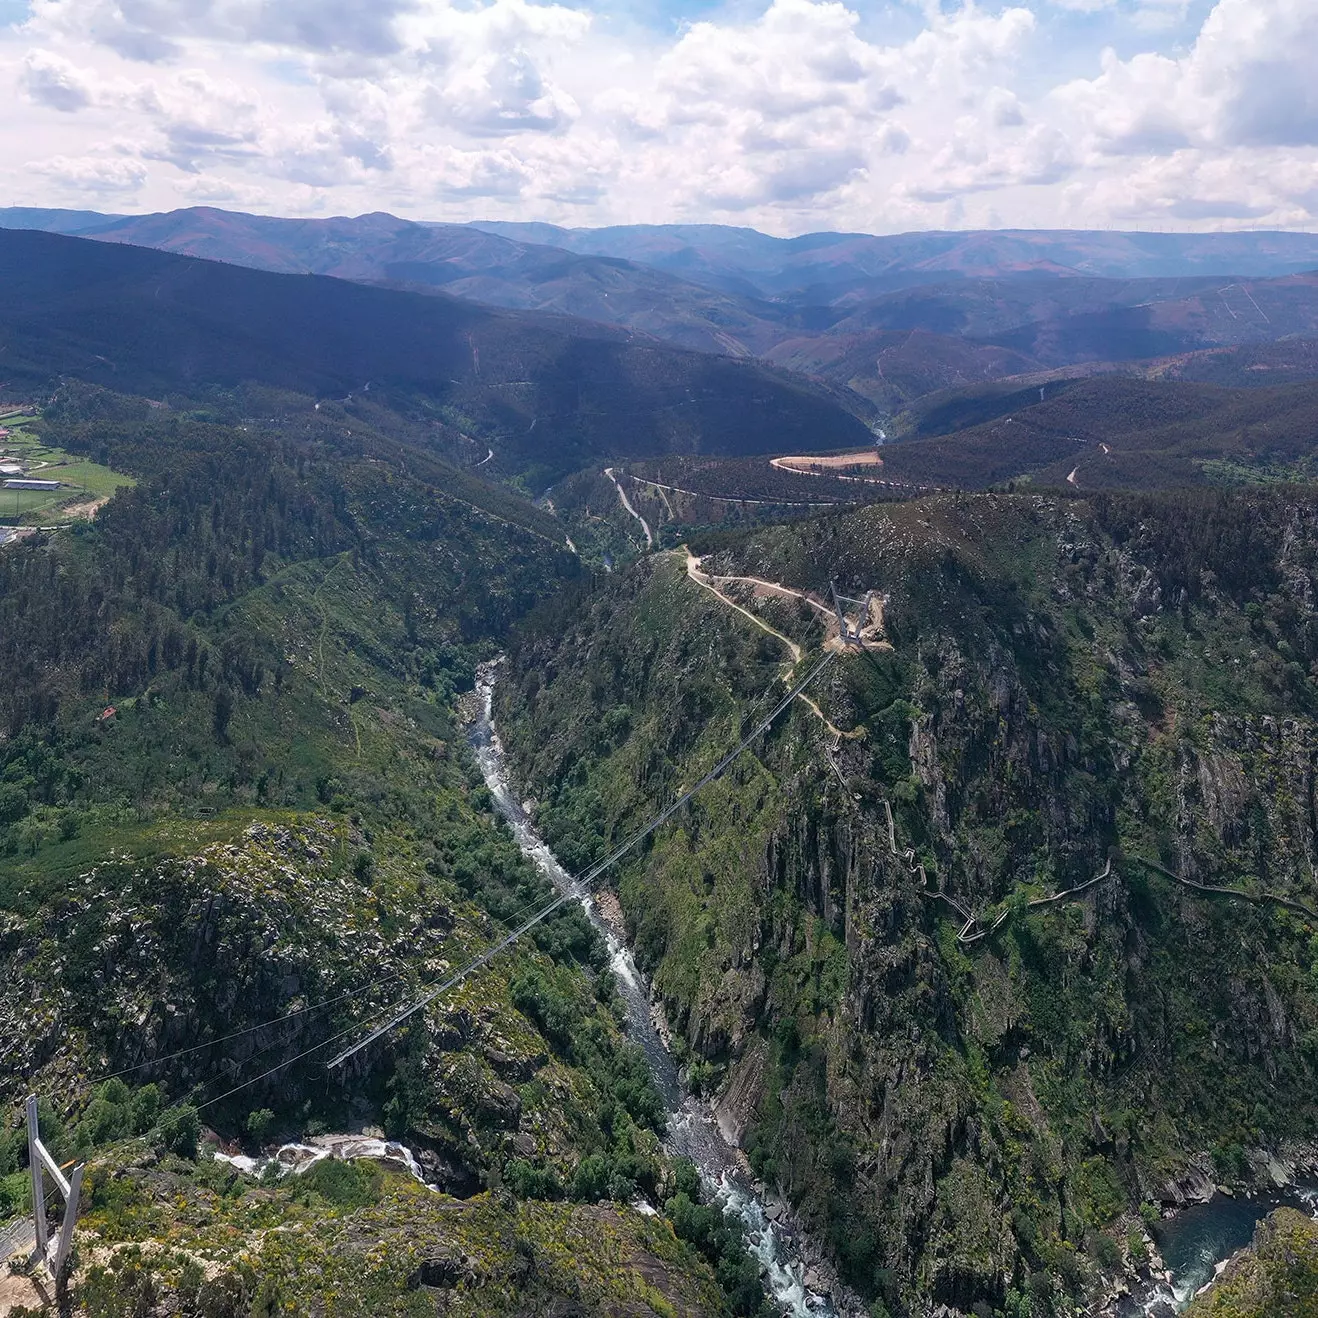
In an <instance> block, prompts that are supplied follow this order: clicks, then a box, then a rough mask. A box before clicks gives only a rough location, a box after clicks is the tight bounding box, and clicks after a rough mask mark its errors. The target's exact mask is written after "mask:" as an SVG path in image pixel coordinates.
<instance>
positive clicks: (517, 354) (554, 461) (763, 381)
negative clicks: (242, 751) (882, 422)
mask: <svg viewBox="0 0 1318 1318" xmlns="http://www.w3.org/2000/svg"><path fill="white" fill-rule="evenodd" d="M0 280H3V286H4V288H5V302H6V306H5V317H4V320H3V323H0V361H3V362H4V370H5V373H6V378H8V379H9V380H10V381H33V382H40V381H43V380H44V381H49V380H52V379H53V378H55V377H57V376H61V375H69V376H74V377H76V378H79V379H84V380H87V381H89V382H92V383H96V384H102V385H107V386H109V387H111V388H114V389H117V390H119V391H121V392H125V393H127V392H132V393H139V394H153V395H157V396H158V395H159V394H161V393H167V392H169V391H170V390H182V391H189V392H191V391H195V390H196V389H197V388H198V387H201V388H211V387H216V388H224V387H232V386H235V385H238V384H240V383H244V382H259V383H262V384H267V385H273V386H276V387H279V388H283V389H290V390H294V391H296V392H299V393H303V394H310V395H312V396H318V397H336V398H341V397H343V396H344V395H346V394H353V393H359V392H363V391H367V390H373V391H374V392H373V393H372V394H371V397H372V398H380V399H382V400H383V401H387V402H389V404H390V405H391V406H392V407H394V408H395V409H396V410H397V411H398V412H399V413H400V415H403V416H406V417H408V418H410V419H411V421H412V422H414V423H416V424H420V425H422V426H424V427H430V428H437V429H438V430H439V431H443V432H445V433H450V434H453V435H455V436H456V435H463V436H466V437H467V438H468V439H469V440H471V441H473V442H479V445H480V447H481V449H482V450H483V449H484V448H485V447H487V446H488V447H489V448H490V449H491V450H493V451H494V460H493V465H492V468H491V474H499V475H505V476H511V475H521V476H523V477H524V478H525V479H527V480H528V482H529V483H530V485H531V486H532V487H533V488H534V487H536V486H537V485H541V486H542V485H543V484H547V483H548V482H549V481H550V480H552V479H555V478H556V477H557V476H558V475H559V474H563V473H566V472H568V471H572V470H575V469H576V468H577V467H580V466H581V465H583V464H584V463H587V462H591V461H593V460H595V459H596V458H597V457H613V456H624V455H627V454H638V455H639V454H644V455H650V454H652V453H663V452H689V453H696V452H701V451H710V452H713V451H721V452H725V453H728V454H730V455H731V454H734V453H738V452H744V453H750V452H767V451H769V450H771V449H773V448H774V447H776V446H777V445H778V444H780V443H783V442H790V443H793V444H800V445H805V446H807V449H808V450H812V451H819V450H821V449H829V448H838V447H845V446H847V445H855V444H861V443H865V442H867V441H868V440H869V438H870V432H869V430H868V429H867V428H866V426H865V425H864V424H863V423H862V422H861V421H859V420H858V419H857V418H856V417H855V416H854V415H852V414H851V413H850V412H848V411H846V410H844V408H843V407H842V406H840V405H839V402H838V400H837V398H836V396H834V395H832V394H830V393H829V392H828V391H827V390H826V389H825V388H824V387H822V386H819V385H815V384H812V383H811V382H809V381H808V380H806V379H805V378H804V377H800V376H792V375H790V374H789V373H787V372H785V371H775V370H774V369H773V368H771V367H768V366H765V365H762V364H760V363H758V362H750V361H741V360H736V359H732V358H728V357H721V356H715V355H712V354H708V353H695V352H686V351H683V350H681V349H678V348H673V347H671V346H669V345H667V344H662V343H658V342H656V341H654V340H650V339H640V338H637V337H636V336H634V335H632V334H630V333H628V332H627V331H626V330H622V329H618V328H616V327H612V326H606V325H600V324H596V323H593V322H590V321H582V320H570V319H568V318H566V317H555V316H545V315H541V314H536V313H528V312H512V311H499V310H494V309H491V308H488V307H483V306H480V305H478V304H476V303H472V302H465V301H461V300H459V299H456V298H449V297H444V296H435V295H430V296H425V295H420V294H416V293H407V292H398V291H395V290H391V289H383V288H372V287H368V286H366V285H363V284H357V283H351V282H348V281H346V280H341V279H326V278H321V277H317V276H302V275H287V274H271V273H268V272H265V271H261V270H252V269H247V268H244V267H241V266H237V265H226V264H222V263H219V262H214V261H203V260H198V259H195V258H189V257H183V256H176V255H173V254H170V253H166V252H158V251H152V250H149V249H147V248H141V247H131V246H127V245H116V244H107V243H97V242H90V241H88V240H86V239H83V238H71V237H65V236H62V235H56V234H48V233H36V232H30V231H0ZM24 387H26V386H24ZM482 456H483V453H482Z"/></svg>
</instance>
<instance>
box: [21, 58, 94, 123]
mask: <svg viewBox="0 0 1318 1318" xmlns="http://www.w3.org/2000/svg"><path fill="white" fill-rule="evenodd" d="M23 90H24V91H25V92H26V93H27V95H28V97H29V98H30V99H31V100H33V101H34V102H36V104H37V105H44V106H46V107H47V108H49V109H51V110H62V111H63V112H64V113H66V114H71V113H73V112H74V111H76V110H83V109H85V108H86V107H87V106H89V105H90V104H91V100H92V93H91V89H90V87H89V86H88V85H87V83H86V82H85V81H84V79H83V77H82V74H81V73H80V72H79V70H78V69H77V68H76V67H75V66H74V65H73V64H71V63H69V61H68V60H66V59H63V58H62V57H61V56H59V55H56V54H55V53H54V52H53V51H49V50H34V51H32V52H31V53H30V54H29V55H28V56H27V58H26V59H25V60H24V61H23Z"/></svg>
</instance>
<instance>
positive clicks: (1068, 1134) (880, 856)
mask: <svg viewBox="0 0 1318 1318" xmlns="http://www.w3.org/2000/svg"><path fill="white" fill-rule="evenodd" d="M692 546H693V549H694V550H695V552H696V553H698V554H699V553H702V552H703V553H705V554H706V555H707V557H706V558H705V559H704V560H703V562H702V565H701V567H702V571H704V572H707V573H714V574H725V575H724V576H723V577H722V578H721V579H722V580H724V581H725V582H727V583H728V584H727V585H726V587H725V589H727V590H730V591H734V592H737V593H736V594H734V596H732V597H731V598H734V599H739V600H740V602H741V603H742V605H743V606H744V607H745V608H747V609H749V610H751V611H752V612H758V613H759V616H760V617H761V618H762V619H763V620H764V621H765V623H766V624H767V625H768V626H769V627H773V628H775V629H777V630H778V631H780V632H782V633H784V634H786V635H787V636H788V637H793V638H795V639H796V641H797V642H798V643H799V644H801V645H802V646H804V647H806V649H807V655H806V657H805V658H804V659H803V661H802V663H803V665H804V664H805V663H809V662H810V661H811V660H810V658H809V653H808V652H809V649H810V648H811V647H813V646H815V645H817V644H818V643H819V641H820V640H821V639H822V634H821V630H820V626H821V625H820V622H819V621H818V620H819V618H820V616H821V615H820V614H819V612H818V611H817V610H815V609H812V608H810V607H807V606H806V605H804V604H802V603H799V602H796V601H793V600H791V599H790V598H788V599H783V598H782V597H781V594H782V593H781V592H778V597H769V596H766V595H765V593H764V592H763V591H760V592H759V598H757V597H756V595H755V593H754V592H755V591H757V590H758V588H756V587H754V586H753V584H744V585H742V586H741V587H737V585H736V582H737V581H738V579H742V580H745V579H747V578H756V579H759V580H761V581H767V582H771V583H780V584H781V585H782V586H785V587H787V588H789V589H792V590H800V591H806V590H813V591H816V592H825V593H826V592H827V589H828V582H829V580H830V578H832V579H835V580H837V582H838V583H839V585H840V587H841V588H842V589H843V590H845V591H846V592H847V593H849V594H859V593H862V592H864V591H865V590H868V589H873V590H876V591H878V592H881V593H882V596H883V599H884V604H883V619H884V633H883V634H884V635H885V636H886V639H887V643H888V644H887V645H886V646H879V647H875V648H870V649H868V650H866V651H865V652H854V653H850V654H846V655H843V656H841V657H839V658H838V659H837V660H836V662H835V664H834V666H833V667H832V669H831V670H830V671H829V673H828V675H827V677H826V681H825V685H824V686H823V687H822V688H821V689H819V690H816V691H815V692H814V693H813V694H814V696H815V698H816V700H817V702H818V705H819V710H817V711H816V710H812V709H811V708H810V707H808V706H807V705H806V704H805V703H803V702H798V703H797V705H796V708H795V711H794V713H793V714H792V716H791V719H790V722H788V723H787V724H785V725H784V726H782V727H781V729H780V730H779V731H778V732H776V733H775V734H774V735H773V736H772V737H771V738H770V739H769V740H768V741H767V742H766V743H765V744H764V746H763V748H762V749H761V750H760V751H759V752H757V754H756V755H755V756H754V757H753V758H750V759H748V760H745V761H743V762H741V763H740V764H739V765H738V766H736V767H735V768H734V769H733V770H731V771H730V772H729V774H728V775H727V777H726V778H725V779H724V780H722V781H721V782H720V783H719V784H717V785H716V786H715V787H714V788H711V789H710V790H709V792H708V793H707V794H706V795H704V796H702V797H701V798H699V799H698V800H697V802H695V803H694V804H693V806H692V807H691V808H690V809H689V811H688V813H687V814H686V816H685V822H684V825H683V827H682V828H681V829H679V830H677V831H676V832H674V833H672V834H668V835H664V836H662V837H660V838H657V839H656V841H655V843H654V845H653V847H652V849H651V850H650V852H649V853H648V854H647V855H646V856H645V857H644V858H643V859H641V860H638V861H637V862H635V863H634V864H630V865H628V866H627V867H626V869H625V871H624V873H623V876H622V878H621V881H620V883H619V896H620V898H621V902H622V906H623V909H624V911H625V913H626V919H627V924H628V928H629V930H630V931H631V933H632V934H633V936H634V939H635V945H636V948H637V951H638V954H639V955H640V956H641V957H642V959H643V961H644V963H645V965H646V966H647V967H648V969H650V970H651V971H652V973H653V975H654V982H655V986H656V989H657V991H658V993H659V994H660V996H661V998H662V1001H663V1004H664V1007H665V1009H666V1011H667V1015H668V1018H669V1020H670V1022H671V1023H672V1025H673V1027H674V1029H675V1031H676V1032H677V1033H678V1034H679V1035H680V1037H681V1038H682V1040H683V1041H684V1044H685V1046H686V1047H687V1048H688V1049H689V1058H690V1064H689V1074H690V1076H691V1079H692V1081H693V1083H695V1084H696V1085H697V1086H699V1087H700V1088H702V1089H703V1090H705V1091H707V1092H709V1093H711V1094H712V1095H714V1096H715V1097H716V1099H717V1102H718V1106H719V1111H720V1114H721V1118H722V1120H724V1121H725V1122H726V1123H728V1124H729V1125H730V1126H731V1127H732V1128H734V1129H736V1130H738V1131H739V1132H740V1134H741V1138H742V1141H743V1144H744V1146H745V1147H746V1149H747V1150H748V1152H749V1154H750V1157H751V1160H752V1162H753V1164H754V1166H755V1167H756V1169H757V1170H758V1172H759V1173H760V1174H761V1175H762V1176H763V1177H764V1179H765V1180H766V1181H767V1182H768V1183H769V1185H770V1186H771V1187H778V1188H779V1189H781V1191H782V1192H783V1193H784V1194H786V1195H787V1196H788V1197H789V1198H790V1199H791V1200H792V1202H793V1203H795V1204H796V1205H797V1206H798V1208H799V1210H800V1212H801V1214H802V1217H803V1220H804V1222H805V1223H806V1224H807V1225H808V1226H809V1227H810V1228H811V1229H813V1230H814V1231H815V1232H817V1233H818V1234H819V1236H820V1237H822V1238H824V1239H826V1240H827V1241H828V1242H829V1243H830V1246H831V1248H832V1250H833V1252H834V1255H835V1257H836V1258H837V1259H838V1260H839V1262H840V1265H841V1266H842V1268H843V1269H844V1273H845V1275H846V1276H847V1277H848V1278H849V1279H850V1280H851V1281H852V1282H853V1284H855V1285H856V1286H857V1287H859V1288H861V1289H862V1291H864V1292H865V1293H866V1294H867V1295H869V1296H870V1297H871V1298H872V1299H873V1300H875V1301H877V1306H876V1308H875V1310H874V1311H875V1312H879V1313H881V1312H891V1313H894V1314H906V1313H925V1312H927V1311H928V1306H929V1305H930V1304H947V1305H951V1306H954V1307H955V1308H956V1309H957V1310H958V1311H961V1312H968V1311H971V1310H974V1311H975V1312H981V1311H985V1312H987V1311H990V1310H991V1311H993V1312H1003V1313H1008V1314H1012V1315H1016V1314H1027V1313H1028V1314H1035V1315H1041V1314H1051V1313H1056V1314H1062V1313H1068V1312H1071V1311H1072V1309H1071V1307H1070V1306H1071V1305H1072V1304H1074V1303H1076V1302H1080V1301H1082V1300H1083V1302H1084V1303H1090V1304H1093V1303H1094V1302H1095V1301H1096V1300H1097V1299H1098V1298H1100V1297H1101V1296H1102V1295H1103V1294H1104V1293H1105V1291H1104V1283H1103V1282H1102V1280H1101V1278H1102V1277H1103V1276H1107V1277H1111V1276H1113V1275H1114V1274H1117V1273H1120V1272H1122V1271H1123V1269H1124V1270H1126V1271H1127V1272H1128V1275H1130V1276H1132V1277H1133V1276H1134V1274H1135V1273H1136V1272H1137V1271H1138V1269H1139V1268H1140V1267H1141V1266H1143V1264H1142V1260H1144V1259H1145V1257H1146V1256H1145V1248H1146V1246H1145V1243H1144V1218H1151V1219H1152V1220H1156V1217H1157V1211H1158V1209H1159V1208H1160V1207H1161V1206H1162V1205H1163V1204H1171V1203H1175V1202H1177V1201H1178V1199H1180V1198H1181V1196H1182V1195H1183V1194H1184V1193H1185V1190H1183V1188H1182V1186H1183V1184H1185V1183H1187V1181H1186V1178H1187V1177H1188V1183H1194V1182H1196V1181H1197V1180H1199V1179H1202V1178H1203V1177H1205V1176H1207V1177H1209V1178H1210V1184H1211V1183H1212V1182H1214V1181H1215V1182H1217V1183H1221V1184H1227V1185H1232V1184H1235V1185H1242V1184H1247V1183H1249V1182H1250V1180H1251V1178H1253V1177H1254V1176H1256V1175H1264V1174H1265V1173H1264V1171H1263V1167H1264V1163H1263V1161H1261V1159H1262V1154H1261V1152H1260V1150H1263V1149H1266V1150H1269V1151H1270V1154H1271V1156H1273V1157H1275V1158H1280V1159H1282V1160H1283V1161H1284V1159H1285V1157H1286V1156H1287V1155H1286V1150H1287V1148H1288V1147H1290V1144H1289V1142H1291V1141H1297V1140H1299V1141H1302V1140H1307V1139H1311V1138H1312V1137H1313V1136H1314V1134H1315V1119H1316V1118H1318V1109H1316V1108H1315V1106H1314V1103H1313V1092H1314V1081H1315V1070H1316V1068H1318V1051H1316V1049H1318V988H1316V987H1315V986H1316V985H1318V965H1316V964H1315V960H1314V957H1315V949H1318V894H1316V893H1315V891H1314V884H1313V874H1312V866H1311V863H1310V862H1311V858H1312V856H1313V855H1314V854H1315V853H1314V849H1315V836H1314V825H1313V810H1314V780H1313V762H1314V754H1315V745H1316V744H1318V723H1316V722H1315V720H1316V719H1318V681H1316V679H1315V674H1316V673H1318V666H1316V661H1318V648H1315V647H1316V646H1318V631H1316V630H1315V624H1316V623H1318V617H1316V616H1315V613H1314V601H1313V596H1312V578H1313V574H1314V570H1315V567H1318V504H1316V503H1315V500H1314V497H1313V495H1312V494H1311V492H1309V491H1307V490H1299V491H1296V492H1294V493H1283V492H1282V491H1280V490H1269V491H1267V492H1266V493H1264V492H1256V493H1253V494H1237V495H1227V494H1222V493H1217V492H1212V491H1201V492H1185V493H1177V494H1167V495H1160V496H1128V495H1111V496H1094V497H1091V498H1089V499H1080V498H1072V499H1066V498H1060V497H1041V496H1035V495H1015V496H1008V495H952V494H948V495H943V496H938V497H935V498H929V499H924V500H919V501H914V502H908V503H904V504H899V505H885V506H879V507H873V508H869V509H866V510H864V511H862V512H858V513H853V514H850V515H845V516H844V515H835V516H832V517H826V518H823V519H816V520H810V521H805V522H801V523H798V524H795V525H793V526H792V527H781V528H773V529H765V530H761V531H757V532H754V533H751V534H749V535H739V536H733V537H722V538H718V537H708V538H707V539H706V541H705V542H703V543H702V542H701V541H700V540H699V539H697V540H695V541H693V542H692ZM715 579H716V580H717V579H719V578H717V577H716V578H715ZM789 660H790V656H789V655H788V654H787V653H786V647H785V646H784V644H783V643H782V641H780V640H777V639H775V638H774V637H773V636H771V635H768V634H767V632H766V630H764V629H761V628H757V627H756V626H755V625H754V624H753V621H752V620H750V619H747V618H746V617H745V616H744V615H743V614H741V613H738V612H735V611H734V610H732V609H731V608H729V607H728V606H727V603H726V602H725V601H721V600H719V599H718V598H716V597H715V595H714V594H713V593H711V591H710V590H708V589H702V588H701V587H700V585H699V584H697V583H696V582H694V581H693V580H692V579H691V578H690V577H689V576H688V574H687V570H686V566H685V563H684V555H682V554H677V555H660V556H657V557H654V558H651V559H648V560H646V561H645V562H643V563H641V564H639V565H637V566H636V567H635V568H633V569H632V570H631V571H630V572H629V573H627V574H625V575H622V576H620V577H616V578H613V579H611V580H609V581H608V582H607V583H606V584H603V585H600V586H597V587H596V588H594V589H592V590H588V591H584V592H580V593H578V595H577V597H576V601H575V603H573V604H572V605H571V606H568V605H559V606H557V607H556V608H554V609H553V611H552V612H544V611H542V612H541V613H540V614H539V615H537V621H536V622H535V623H534V625H531V626H529V628H525V629H522V630H521V631H520V632H519V634H518V639H517V641H516V643H515V648H514V651H513V667H514V673H515V679H514V680H513V681H510V683H509V684H508V686H507V688H506V690H505V691H504V693H503V698H502V702H501V717H502V719H503V725H504V730H505V738H506V740H507V742H508V743H509V746H510V749H511V750H512V752H513V754H514V755H515V758H516V759H517V762H518V763H519V764H520V765H521V767H522V772H523V775H524V777H523V781H524V784H525V790H526V791H528V792H530V793H532V794H533V795H534V797H535V798H536V799H537V801H538V818H539V820H540V823H541V825H542V827H543V828H544V829H545V830H546V832H547V833H548V835H549V837H550V838H551V840H552V842H553V844H554V845H555V847H556V848H558V849H559V850H560V851H561V853H562V854H563V855H564V856H565V857H567V858H570V862H571V863H585V862H587V861H588V860H589V859H590V858H591V857H593V856H594V855H595V854H596V852H597V849H598V848H599V847H601V846H603V845H606V844H607V843H606V841H605V840H606V839H608V838H609V837H611V836H616V835H618V834H619V833H621V832H622V831H624V830H625V829H626V828H628V827H629V826H630V825H631V824H632V823H633V822H634V821H635V820H637V819H638V818H642V817H644V815H645V814H646V812H647V811H648V810H650V809H651V807H652V806H653V805H654V804H656V803H658V802H660V801H663V800H665V799H671V797H672V796H673V795H674V794H675V793H676V791H677V790H678V788H679V785H680V784H683V783H687V782H689V781H691V779H692V778H693V777H694V776H695V775H696V774H697V773H698V771H699V769H700V768H701V767H703V766H705V765H707V764H709V763H710V762H711V761H712V759H713V758H714V757H715V756H716V754H717V753H718V748H720V747H722V746H724V745H726V744H727V743H728V742H729V741H731V740H732V739H733V738H734V736H735V733H736V730H737V729H738V728H740V727H745V726H746V725H747V724H748V723H749V722H750V721H751V719H752V718H753V716H754V712H755V710H756V709H758V708H763V706H764V702H765V700H766V693H767V692H769V691H770V690H772V689H773V688H774V684H775V680H776V678H777V676H778V674H779V671H780V666H781V665H782V663H783V662H784V661H789ZM583 708H591V709H595V710H601V711H607V714H606V716H605V717H602V718H598V719H593V720H583V719H582V718H581V717H580V713H579V711H580V710H581V709H583ZM825 719H826V720H827V722H825ZM1205 1169H1207V1170H1205ZM1141 1214H1143V1217H1141ZM976 1305H980V1306H986V1308H983V1309H976V1308H975V1306H976Z"/></svg>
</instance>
